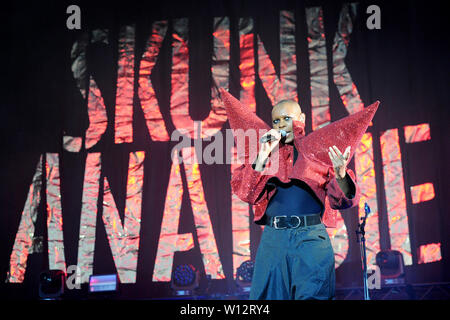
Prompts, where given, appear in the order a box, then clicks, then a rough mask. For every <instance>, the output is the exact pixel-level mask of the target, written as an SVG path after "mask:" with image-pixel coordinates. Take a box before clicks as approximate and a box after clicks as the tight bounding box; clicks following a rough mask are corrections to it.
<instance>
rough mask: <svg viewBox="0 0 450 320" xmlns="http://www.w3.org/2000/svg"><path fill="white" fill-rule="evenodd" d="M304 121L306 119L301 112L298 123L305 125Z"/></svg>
mask: <svg viewBox="0 0 450 320" xmlns="http://www.w3.org/2000/svg"><path fill="white" fill-rule="evenodd" d="M305 119H306V115H305V114H304V113H303V112H302V113H301V114H300V121H301V122H303V123H305Z"/></svg>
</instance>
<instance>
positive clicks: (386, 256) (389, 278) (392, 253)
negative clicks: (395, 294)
mask: <svg viewBox="0 0 450 320" xmlns="http://www.w3.org/2000/svg"><path fill="white" fill-rule="evenodd" d="M375 260H376V264H377V266H378V267H379V268H380V273H381V286H383V287H390V286H398V285H403V284H406V279H405V278H406V277H405V263H404V261H403V255H402V254H401V253H400V252H399V251H396V250H382V251H380V252H378V253H377V255H376V258H375Z"/></svg>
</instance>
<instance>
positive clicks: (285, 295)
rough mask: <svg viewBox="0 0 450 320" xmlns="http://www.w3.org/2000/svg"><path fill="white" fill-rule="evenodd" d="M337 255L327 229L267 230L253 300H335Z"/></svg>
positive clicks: (254, 273)
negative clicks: (335, 255)
mask: <svg viewBox="0 0 450 320" xmlns="http://www.w3.org/2000/svg"><path fill="white" fill-rule="evenodd" d="M334 291H335V270H334V252H333V247H332V246H331V242H330V238H329V236H328V233H327V231H326V228H325V226H324V225H323V224H322V223H320V224H316V225H312V226H307V227H301V228H297V229H279V230H277V229H275V228H272V227H269V226H266V227H265V228H264V232H263V234H262V237H261V241H260V244H259V248H258V252H257V254H256V260H255V267H254V271H253V280H252V287H251V290H250V300H293V299H295V300H304V299H320V300H326V299H333V298H334Z"/></svg>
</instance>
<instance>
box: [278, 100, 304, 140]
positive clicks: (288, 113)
mask: <svg viewBox="0 0 450 320" xmlns="http://www.w3.org/2000/svg"><path fill="white" fill-rule="evenodd" d="M293 120H296V121H301V122H303V123H305V114H304V113H302V110H301V109H300V106H299V105H298V103H296V102H294V101H287V102H283V103H280V104H277V105H275V106H274V107H273V109H272V127H273V128H274V129H276V130H279V131H280V130H284V131H286V133H287V134H286V138H285V140H284V143H291V142H292V141H294V132H293Z"/></svg>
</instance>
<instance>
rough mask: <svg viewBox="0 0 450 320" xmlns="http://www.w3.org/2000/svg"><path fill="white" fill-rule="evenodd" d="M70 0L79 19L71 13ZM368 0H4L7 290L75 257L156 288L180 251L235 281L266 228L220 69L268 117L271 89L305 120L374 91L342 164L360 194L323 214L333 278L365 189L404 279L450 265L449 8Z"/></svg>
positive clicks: (322, 117)
mask: <svg viewBox="0 0 450 320" xmlns="http://www.w3.org/2000/svg"><path fill="white" fill-rule="evenodd" d="M70 4H76V5H78V6H79V8H80V13H81V19H80V22H81V24H80V29H69V28H68V25H70V21H69V20H70V19H69V18H70V16H71V13H72V12H74V11H70V10H69V13H67V12H66V10H67V7H68V6H69V5H70ZM372 4H375V5H376V7H375V8H374V7H372V8H369V9H368V7H369V4H368V3H365V2H340V1H335V2H333V3H331V2H326V1H306V2H302V1H274V2H269V1H266V2H262V1H255V2H252V1H210V2H199V1H193V2H192V3H189V2H187V1H185V2H174V1H160V2H159V3H151V2H148V3H146V4H133V3H130V2H128V1H123V2H120V3H115V4H111V3H105V4H103V5H94V4H92V3H90V4H88V3H82V2H74V3H61V2H56V1H55V2H54V3H52V2H49V3H47V4H41V3H39V4H38V3H33V4H28V5H26V6H19V5H15V4H14V5H10V7H9V8H8V10H5V12H7V14H5V15H4V17H3V18H2V19H3V20H2V21H3V22H6V24H5V25H6V27H5V28H6V29H7V31H8V32H7V35H6V36H5V37H4V38H3V47H5V49H4V51H3V52H2V55H4V59H2V61H3V63H4V66H3V67H4V73H3V75H2V78H3V79H2V81H3V82H4V85H3V87H4V88H7V90H6V92H5V93H4V94H3V99H2V117H3V121H2V129H3V131H4V132H3V133H4V137H5V138H4V139H2V140H3V142H6V144H7V146H5V147H3V149H2V151H3V154H2V163H3V165H2V167H1V171H2V181H1V193H0V197H1V235H2V241H1V270H0V271H1V275H2V276H1V279H2V281H1V282H6V284H3V287H4V288H6V289H7V290H8V291H2V292H3V293H4V292H9V293H8V294H9V296H11V292H12V294H13V295H12V296H14V295H17V296H19V295H21V294H26V295H28V296H36V294H37V286H36V285H37V281H38V275H39V273H40V272H41V271H43V270H45V269H62V270H67V271H68V273H69V275H72V274H73V275H75V274H76V273H75V272H74V271H76V270H78V272H79V273H78V274H77V277H76V278H73V280H74V281H73V282H74V283H81V284H82V289H81V290H77V289H73V290H71V292H70V294H72V295H74V296H77V295H82V294H84V292H85V291H83V288H84V289H85V287H86V283H87V282H88V280H89V276H90V275H92V274H105V273H117V274H118V276H119V278H120V281H121V283H122V284H123V286H122V291H121V294H122V296H123V297H131V298H158V297H164V296H169V295H170V294H171V291H170V279H171V272H172V269H173V268H174V267H175V266H177V265H179V264H192V265H194V266H195V267H196V268H197V269H198V270H199V274H200V277H201V280H200V291H201V292H203V293H232V292H234V291H235V284H234V278H235V276H236V269H237V268H238V267H239V266H240V264H241V263H242V262H244V261H246V260H252V259H254V257H255V254H256V250H257V247H258V243H259V239H260V236H261V232H262V228H261V227H260V226H258V225H255V224H254V223H253V222H252V221H253V212H252V208H251V206H249V205H248V204H246V203H244V202H242V201H240V200H239V199H238V198H237V197H235V196H234V195H232V193H231V189H230V184H229V183H230V176H231V172H232V170H233V168H234V167H235V166H236V164H230V159H232V158H233V157H234V156H235V147H234V145H233V141H232V140H229V139H228V138H229V137H228V138H227V129H228V128H229V124H228V122H227V117H226V113H225V111H224V107H223V104H222V102H221V100H220V96H219V92H218V88H225V89H227V90H229V91H230V92H231V93H232V94H233V95H234V96H236V97H238V98H239V99H240V100H241V101H242V102H243V103H244V104H245V105H246V106H247V107H248V108H249V109H251V110H253V111H254V112H256V114H257V115H259V116H260V117H261V118H262V119H264V120H265V121H266V122H267V123H270V111H271V107H272V105H274V104H275V103H277V102H278V101H280V100H283V99H296V100H297V101H298V102H299V104H300V106H301V108H302V110H303V112H305V113H306V119H307V123H306V130H307V132H311V131H313V130H316V129H318V128H321V127H323V126H326V125H327V124H329V123H330V122H332V121H335V120H338V119H340V118H342V117H344V116H346V115H349V114H353V113H355V112H358V111H359V110H362V109H363V108H364V107H365V106H368V105H369V104H371V103H373V102H374V101H376V100H380V102H381V104H380V107H379V109H378V112H377V113H376V115H375V118H374V119H373V122H372V125H371V126H370V127H369V128H368V130H367V132H366V134H365V135H364V137H363V139H362V141H361V143H360V145H359V146H358V148H357V150H356V153H355V157H354V159H353V160H352V161H351V163H350V165H349V167H350V168H352V169H353V170H354V171H355V172H356V175H357V181H358V184H359V186H360V188H361V192H362V197H361V201H360V205H359V208H352V209H350V210H346V211H343V212H340V213H338V217H339V219H338V225H337V228H335V229H328V232H329V235H330V237H331V239H332V243H333V247H334V250H335V257H336V272H337V285H338V287H348V286H361V285H362V272H361V260H360V253H359V244H358V243H357V242H356V236H355V231H356V229H357V225H358V216H361V215H363V214H364V203H367V204H368V205H369V206H370V208H371V211H372V213H371V214H370V216H369V217H368V220H367V225H366V232H367V234H366V238H367V254H368V262H369V265H373V264H374V263H375V255H376V253H377V252H379V251H380V250H383V249H394V250H398V251H400V252H401V253H402V254H403V258H404V261H405V264H406V266H407V267H406V272H407V277H408V281H409V282H412V283H413V282H414V283H417V282H440V281H449V280H450V273H449V262H448V261H449V258H450V257H449V254H450V252H449V241H448V232H449V217H448V213H449V210H448V205H447V202H446V200H448V198H449V193H448V184H447V180H446V178H447V177H448V176H449V171H448V170H449V169H448V165H447V164H448V163H449V160H450V159H449V153H448V133H449V129H448V127H447V125H448V119H449V117H448V112H447V111H446V109H448V106H447V101H448V93H447V91H446V90H447V89H448V88H447V76H448V74H447V72H448V71H447V70H448V61H447V59H448V47H447V43H446V42H445V40H444V38H445V37H446V36H447V35H446V34H444V33H443V32H444V29H443V28H444V20H445V19H446V17H445V16H444V13H443V12H444V10H443V7H442V5H441V4H440V3H439V2H433V1H427V2H426V3H425V2H417V3H414V2H411V1H405V2H396V3H395V4H394V3H392V2H374V3H370V5H372ZM378 9H379V10H378ZM377 12H378V14H379V16H378V17H379V18H380V19H381V20H377V16H376V14H377ZM374 14H375V15H374ZM72 22H73V21H72ZM67 23H69V24H67ZM230 141H231V143H229V142H230ZM174 152H176V153H177V154H178V155H179V156H180V159H178V158H174V160H172V159H173V158H172V154H173V153H174ZM211 158H212V159H213V160H214V161H210V159H211ZM180 160H185V161H180ZM186 160H189V161H186Z"/></svg>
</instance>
